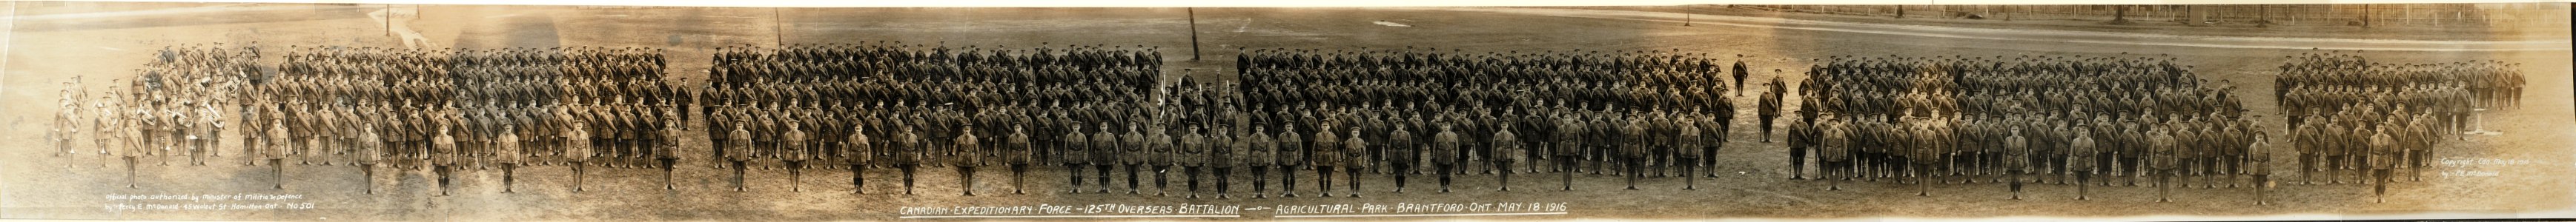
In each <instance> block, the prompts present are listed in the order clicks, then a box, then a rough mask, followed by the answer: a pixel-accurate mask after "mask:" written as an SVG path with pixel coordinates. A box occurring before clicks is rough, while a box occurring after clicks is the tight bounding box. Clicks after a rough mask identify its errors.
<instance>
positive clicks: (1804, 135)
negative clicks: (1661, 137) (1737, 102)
mask: <svg viewBox="0 0 2576 222" xmlns="http://www.w3.org/2000/svg"><path fill="white" fill-rule="evenodd" d="M1807 112H1812V111H1808V110H1806V109H1799V110H1798V111H1797V113H1799V114H1805V113H1807ZM1720 115H1734V114H1733V113H1725V114H1720ZM1790 121H1792V122H1789V179H1791V180H1804V179H1807V178H1806V177H1805V176H1806V175H1807V156H1808V155H1809V153H1815V152H1816V151H1815V150H1816V148H1820V147H1819V146H1820V145H1821V144H1822V143H1821V141H1819V140H1820V139H1821V138H1816V136H1817V135H1822V134H1821V133H1819V132H1817V131H1818V130H1817V129H1816V123H1815V119H1814V118H1797V119H1790ZM1718 129H1719V130H1717V131H1716V132H1712V133H1713V134H1716V135H1715V136H1712V137H1715V138H1717V140H1716V141H1717V142H1714V143H1715V144H1711V145H1709V146H1712V147H1721V146H1725V144H1726V142H1725V141H1726V140H1727V135H1726V130H1725V129H1726V128H1725V127H1720V128H1718ZM1703 153H1705V154H1717V152H1703ZM1816 156H1817V157H1823V155H1816ZM1710 159H1716V158H1710ZM1824 162H1825V161H1824V160H1822V159H1819V160H1816V164H1817V166H1816V168H1817V170H1818V171H1819V172H1817V173H1823V172H1822V170H1824V169H1823V168H1824V166H1823V165H1824ZM1710 171H1712V172H1709V173H1710V174H1716V173H1717V172H1714V171H1716V170H1710ZM1818 178H1823V176H1821V175H1819V176H1818Z"/></svg>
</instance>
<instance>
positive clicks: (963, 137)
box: [948, 125, 992, 196]
mask: <svg viewBox="0 0 2576 222" xmlns="http://www.w3.org/2000/svg"><path fill="white" fill-rule="evenodd" d="M982 140H983V139H981V138H977V137H975V126H974V125H967V126H966V128H961V129H958V131H957V139H955V140H952V141H954V142H950V143H949V144H948V145H949V148H948V151H949V152H950V153H949V155H951V156H955V157H956V158H957V159H956V161H957V162H956V163H955V164H957V178H958V180H957V189H958V190H961V191H963V192H965V194H966V196H975V167H977V166H983V165H984V156H985V155H986V154H988V153H992V152H991V150H986V149H990V148H989V147H984V145H983V143H982V142H981V141H982Z"/></svg>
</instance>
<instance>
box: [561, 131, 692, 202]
mask: <svg viewBox="0 0 2576 222" xmlns="http://www.w3.org/2000/svg"><path fill="white" fill-rule="evenodd" d="M681 124H687V123H681V122H680V121H679V119H677V118H663V119H662V133H661V134H662V135H661V136H662V138H663V139H664V140H667V142H662V143H660V144H658V145H656V147H659V148H661V149H662V150H661V151H655V152H653V155H655V157H654V159H655V160H660V162H662V167H661V168H662V190H677V189H678V188H677V187H673V185H671V174H672V171H677V170H679V168H678V166H677V165H679V162H680V155H679V151H680V146H683V145H687V144H695V143H694V141H688V139H689V138H690V136H689V134H688V131H687V130H686V128H682V127H681ZM582 134H583V135H589V134H590V133H587V132H585V133H582Z"/></svg>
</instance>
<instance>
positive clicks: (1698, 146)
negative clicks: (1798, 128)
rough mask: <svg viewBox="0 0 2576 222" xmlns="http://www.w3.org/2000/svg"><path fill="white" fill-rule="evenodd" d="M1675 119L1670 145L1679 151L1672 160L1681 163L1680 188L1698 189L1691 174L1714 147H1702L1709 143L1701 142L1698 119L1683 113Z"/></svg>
mask: <svg viewBox="0 0 2576 222" xmlns="http://www.w3.org/2000/svg"><path fill="white" fill-rule="evenodd" d="M1675 121H1680V122H1679V123H1676V124H1677V125H1680V126H1681V127H1680V129H1678V131H1679V132H1676V133H1674V134H1675V135H1674V137H1673V139H1672V141H1673V142H1672V146H1675V147H1678V149H1679V151H1681V152H1680V153H1678V154H1676V155H1675V156H1674V159H1676V160H1675V161H1674V162H1677V163H1679V164H1677V165H1681V168H1682V190H1699V176H1697V175H1693V174H1696V173H1698V172H1699V167H1700V164H1701V162H1700V161H1699V160H1700V158H1701V157H1703V156H1706V155H1708V154H1707V153H1706V152H1708V151H1709V150H1714V149H1707V148H1703V147H1710V146H1711V145H1707V144H1702V142H1704V141H1706V140H1703V139H1701V137H1702V135H1701V133H1700V130H1699V128H1700V127H1699V126H1697V125H1699V121H1698V120H1694V119H1691V117H1690V116H1688V115H1684V116H1682V117H1681V118H1679V119H1675ZM1793 138H1794V137H1793Z"/></svg>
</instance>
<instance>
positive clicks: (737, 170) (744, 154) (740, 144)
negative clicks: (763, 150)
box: [725, 120, 754, 192]
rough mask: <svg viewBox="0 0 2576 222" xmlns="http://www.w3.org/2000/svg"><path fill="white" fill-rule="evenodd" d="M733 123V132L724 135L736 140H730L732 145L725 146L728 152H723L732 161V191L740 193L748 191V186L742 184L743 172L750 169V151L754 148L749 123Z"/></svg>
mask: <svg viewBox="0 0 2576 222" xmlns="http://www.w3.org/2000/svg"><path fill="white" fill-rule="evenodd" d="M734 122H735V124H734V127H733V132H732V133H728V134H726V135H729V137H727V138H737V139H733V140H732V141H734V142H733V144H730V145H726V147H727V148H729V152H725V156H727V158H729V159H730V160H732V161H733V191H734V192H742V191H748V189H747V186H749V185H748V184H744V183H745V182H744V181H743V175H744V173H745V172H744V171H748V170H746V169H747V168H749V167H750V166H749V165H750V162H751V156H752V155H753V154H752V150H753V149H754V148H752V143H753V142H752V140H751V139H750V138H752V137H751V124H750V121H742V120H735V121H734Z"/></svg>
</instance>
